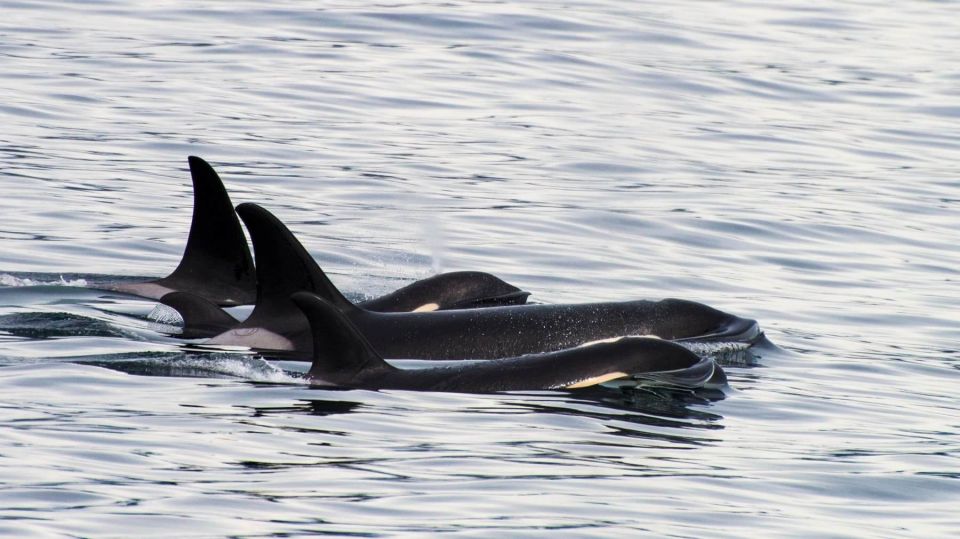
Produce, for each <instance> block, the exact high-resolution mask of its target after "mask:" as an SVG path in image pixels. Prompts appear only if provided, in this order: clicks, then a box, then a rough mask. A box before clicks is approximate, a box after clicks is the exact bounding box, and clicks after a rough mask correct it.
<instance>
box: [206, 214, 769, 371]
mask: <svg viewBox="0 0 960 539" xmlns="http://www.w3.org/2000/svg"><path fill="white" fill-rule="evenodd" d="M236 210H237V213H238V214H239V216H240V218H241V219H243V222H244V224H245V225H246V226H247V230H248V231H249V232H250V238H251V241H252V243H253V247H254V254H255V257H256V265H257V282H258V286H257V302H256V306H255V307H254V309H253V311H252V312H251V313H250V316H249V317H248V318H247V319H246V320H245V321H243V322H242V323H241V324H240V325H238V326H236V327H235V328H232V329H229V330H227V331H225V332H223V333H221V334H219V335H217V336H215V337H213V338H211V339H210V340H208V341H207V344H211V345H218V346H223V345H228V346H244V347H248V348H252V349H258V350H265V351H287V352H290V353H288V354H285V355H286V356H287V357H291V358H296V357H297V356H299V357H300V358H303V357H307V358H309V357H310V355H311V352H312V348H313V340H314V339H313V335H312V334H311V332H310V327H309V323H308V321H307V319H306V317H305V316H304V315H303V313H302V312H301V310H300V309H299V308H297V305H296V304H295V303H294V302H293V300H292V299H291V295H292V294H294V293H296V292H300V291H306V292H312V293H314V294H317V295H318V296H320V297H321V298H323V299H324V300H326V301H328V302H329V303H331V304H332V305H334V306H335V307H336V308H337V309H339V310H340V312H342V313H343V314H344V315H345V316H346V317H347V318H348V319H349V320H350V322H351V323H353V324H354V325H355V326H356V327H357V328H358V329H359V330H360V332H361V333H362V334H363V335H364V336H365V337H366V339H367V340H368V341H369V342H370V344H371V345H372V346H373V348H374V349H375V350H377V351H378V352H379V353H381V354H383V355H385V356H386V357H395V358H408V359H438V360H441V359H499V358H506V357H514V356H520V355H523V354H534V353H542V352H554V351H559V350H563V349H567V348H572V347H576V346H580V345H582V344H585V343H588V342H592V341H599V340H603V339H610V338H617V337H624V336H641V335H655V336H657V337H660V338H662V339H668V340H686V341H695V342H711V341H722V342H733V341H736V342H744V343H752V342H754V341H756V340H758V339H759V338H760V337H761V335H762V333H761V331H760V329H759V326H758V325H757V323H756V321H754V320H749V319H744V318H739V317H736V316H733V315H731V314H727V313H725V312H722V311H719V310H717V309H714V308H712V307H709V306H707V305H704V304H701V303H696V302H692V301H685V300H679V299H665V300H661V301H644V300H640V301H623V302H608V303H583V304H563V305H545V304H537V305H508V306H497V307H490V308H486V309H468V310H449V311H432V312H400V313H379V312H375V311H370V310H367V309H364V308H362V307H360V306H357V305H354V304H353V303H351V302H350V301H349V300H348V299H347V298H345V297H344V296H343V294H342V293H340V291H339V290H338V289H337V288H336V287H335V286H334V285H333V283H332V282H330V280H329V279H328V278H327V276H326V274H324V272H323V270H322V269H320V267H319V266H318V265H317V263H316V262H315V261H314V259H313V258H312V257H310V255H309V253H308V252H307V251H306V249H304V247H303V246H302V245H301V244H300V242H299V241H297V239H296V238H295V237H294V235H293V234H292V233H291V232H290V230H288V229H287V227H286V226H284V224H283V223H282V222H281V221H280V220H279V219H277V218H276V217H275V216H274V215H273V214H271V213H270V212H268V211H267V210H265V209H264V208H262V207H260V206H258V205H256V204H253V203H244V204H241V205H239V206H238V207H237V209H236Z"/></svg>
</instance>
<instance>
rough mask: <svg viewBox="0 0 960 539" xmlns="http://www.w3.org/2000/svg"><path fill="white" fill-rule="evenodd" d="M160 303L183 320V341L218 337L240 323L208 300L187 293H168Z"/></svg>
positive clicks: (181, 335)
mask: <svg viewBox="0 0 960 539" xmlns="http://www.w3.org/2000/svg"><path fill="white" fill-rule="evenodd" d="M160 303H163V304H164V305H167V306H169V307H172V308H174V309H175V310H176V311H177V312H178V313H180V316H181V318H183V332H182V333H181V334H180V335H179V337H182V338H184V339H199V338H203V337H212V336H214V335H219V334H220V333H223V332H224V331H227V330H228V329H231V328H234V327H236V326H237V325H238V324H239V323H240V322H239V321H238V320H237V319H236V318H234V317H232V316H230V315H229V314H227V312H226V311H224V310H223V309H221V308H220V307H219V306H218V305H216V304H215V303H213V302H211V301H210V300H208V299H206V298H203V297H201V296H198V295H196V294H191V293H189V292H170V293H169V294H166V295H165V296H163V297H162V298H160Z"/></svg>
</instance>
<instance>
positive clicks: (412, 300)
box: [357, 271, 530, 313]
mask: <svg viewBox="0 0 960 539" xmlns="http://www.w3.org/2000/svg"><path fill="white" fill-rule="evenodd" d="M529 295H530V292H527V291H524V290H520V289H519V288H517V287H515V286H513V285H511V284H509V283H506V282H504V281H503V280H501V279H499V278H498V277H495V276H493V275H490V274H489V273H483V272H480V271H452V272H448V273H440V274H438V275H434V276H432V277H427V278H425V279H421V280H419V281H416V282H413V283H410V284H408V285H406V286H404V287H403V288H398V289H397V290H395V291H393V292H390V293H389V294H386V295H383V296H380V297H378V298H373V299H369V300H366V301H362V302H360V303H358V304H357V305H358V306H359V307H362V308H364V309H366V310H368V311H377V312H381V313H402V312H410V311H415V310H418V309H424V308H425V307H428V308H427V310H438V311H439V310H448V309H473V308H477V307H492V306H497V305H523V304H524V303H526V301H527V297H528V296H529ZM430 307H432V308H430Z"/></svg>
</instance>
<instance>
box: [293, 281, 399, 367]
mask: <svg viewBox="0 0 960 539" xmlns="http://www.w3.org/2000/svg"><path fill="white" fill-rule="evenodd" d="M290 299H291V300H292V301H293V303H294V304H296V306H297V307H298V308H299V309H300V310H301V311H302V312H303V314H304V316H306V318H307V320H308V321H309V323H310V333H311V335H312V339H313V365H311V367H310V373H309V375H310V377H311V378H313V379H314V380H317V381H320V382H328V383H333V384H336V385H346V386H350V385H357V383H358V382H360V381H361V380H362V378H363V377H364V376H365V375H369V374H372V373H374V372H382V371H383V370H394V369H395V367H392V366H390V365H389V364H387V362H386V361H384V360H383V358H382V357H380V354H378V353H377V352H376V350H374V349H373V346H372V345H371V344H370V342H369V341H367V339H366V337H364V336H363V334H361V333H360V331H359V330H358V329H357V327H356V326H354V325H353V323H352V322H350V320H349V319H348V318H347V317H346V316H345V315H344V314H343V313H342V312H340V310H339V309H338V308H336V307H334V306H333V305H331V304H330V302H328V301H326V300H324V299H323V298H321V297H320V296H318V295H316V294H313V293H311V292H297V293H296V294H293V296H291V298H290Z"/></svg>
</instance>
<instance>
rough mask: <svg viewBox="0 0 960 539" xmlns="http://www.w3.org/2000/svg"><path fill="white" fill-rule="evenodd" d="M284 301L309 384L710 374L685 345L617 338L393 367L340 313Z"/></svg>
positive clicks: (476, 386)
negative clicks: (302, 343)
mask: <svg viewBox="0 0 960 539" xmlns="http://www.w3.org/2000/svg"><path fill="white" fill-rule="evenodd" d="M291 301H292V303H294V304H295V305H296V307H297V308H298V310H300V311H302V313H303V315H304V316H305V319H306V320H307V321H308V324H309V327H310V329H311V334H310V338H311V341H312V345H311V348H312V349H313V352H312V360H313V364H312V365H311V366H310V371H309V373H308V375H307V376H308V378H309V379H310V380H311V383H313V384H316V385H326V386H336V387H346V388H354V389H361V388H362V389H404V390H417V391H448V392H470V393H487V392H494V391H529V390H541V389H574V388H581V387H589V386H593V385H596V384H601V383H604V382H609V381H613V380H619V379H622V378H629V377H636V376H642V375H643V374H645V373H651V372H655V373H658V374H659V375H661V376H662V375H663V374H674V373H677V374H681V376H679V377H678V378H681V379H685V380H687V381H688V383H689V381H690V380H695V385H702V384H703V383H705V382H706V381H707V380H709V379H710V378H711V377H712V376H713V374H714V368H715V365H714V363H713V361H712V360H709V359H706V360H701V359H700V358H699V357H697V355H696V354H694V353H693V352H690V351H689V350H687V349H686V348H684V347H682V346H680V345H678V344H675V343H671V342H669V341H663V340H660V339H655V338H650V337H624V338H622V339H618V340H616V341H615V342H603V343H596V344H592V345H589V346H582V347H578V348H573V349H570V350H562V351H557V352H547V353H540V354H530V355H525V356H522V357H513V358H504V359H497V360H491V361H480V362H457V364H455V365H450V366H443V367H434V368H426V369H398V368H396V367H394V366H392V365H390V364H388V363H387V362H385V361H384V360H383V358H382V357H381V356H380V354H379V353H378V352H377V350H376V348H375V347H374V346H373V345H371V343H370V342H369V341H368V340H367V339H366V338H365V337H364V336H363V334H362V333H361V332H360V330H358V329H357V327H356V326H355V325H354V324H353V323H352V322H351V321H350V319H349V318H348V317H347V316H346V315H344V314H343V313H342V312H341V311H340V309H338V308H337V307H335V306H333V305H331V304H330V303H329V302H327V301H325V300H323V299H322V298H320V297H319V296H317V295H316V294H313V293H310V292H298V293H296V294H294V295H293V296H292V298H291Z"/></svg>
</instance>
